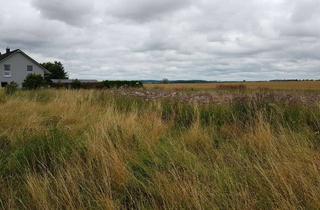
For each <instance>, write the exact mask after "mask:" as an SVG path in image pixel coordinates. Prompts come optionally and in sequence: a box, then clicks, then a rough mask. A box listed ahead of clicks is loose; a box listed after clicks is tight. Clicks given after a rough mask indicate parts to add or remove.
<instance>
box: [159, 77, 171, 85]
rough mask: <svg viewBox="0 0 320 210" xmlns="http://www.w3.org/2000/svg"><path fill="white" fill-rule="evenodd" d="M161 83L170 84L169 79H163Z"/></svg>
mask: <svg viewBox="0 0 320 210" xmlns="http://www.w3.org/2000/svg"><path fill="white" fill-rule="evenodd" d="M161 83H162V84H169V79H167V78H164V79H162V81H161Z"/></svg>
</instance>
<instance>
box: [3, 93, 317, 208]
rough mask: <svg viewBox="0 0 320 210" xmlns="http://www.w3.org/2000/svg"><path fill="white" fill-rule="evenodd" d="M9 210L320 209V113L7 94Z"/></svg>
mask: <svg viewBox="0 0 320 210" xmlns="http://www.w3.org/2000/svg"><path fill="white" fill-rule="evenodd" d="M0 96H1V97H0V110H1V112H0V186H1V187H0V208H2V209H320V120H319V119H320V106H319V105H312V106H311V105H310V106H306V105H303V104H299V103H296V104H285V103H283V104H282V103H279V102H276V101H273V100H271V99H270V100H264V101H263V100H262V101H252V100H249V99H248V100H242V101H236V102H234V103H232V104H225V105H214V104H212V105H197V104H182V103H178V102H173V101H171V102H168V101H157V102H145V101H143V100H142V99H137V98H129V97H123V96H116V95H113V94H111V93H109V92H108V91H93V90H90V91H89V90H80V91H79V90H39V91H33V92H28V91H21V92H16V93H15V94H14V95H9V96H6V95H4V93H2V92H0Z"/></svg>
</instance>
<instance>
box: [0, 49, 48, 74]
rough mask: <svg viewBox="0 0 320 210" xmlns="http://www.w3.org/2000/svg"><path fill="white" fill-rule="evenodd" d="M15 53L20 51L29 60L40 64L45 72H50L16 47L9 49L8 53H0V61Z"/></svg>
mask: <svg viewBox="0 0 320 210" xmlns="http://www.w3.org/2000/svg"><path fill="white" fill-rule="evenodd" d="M16 53H21V54H22V55H24V56H25V57H27V58H28V59H29V60H31V61H32V62H33V63H35V64H36V65H38V66H40V67H41V68H42V69H43V70H44V72H45V73H47V74H49V73H50V72H49V71H48V70H47V69H46V68H44V67H43V66H42V65H41V64H40V63H38V62H37V61H35V60H34V59H32V58H31V57H30V56H28V55H27V54H25V53H24V52H23V51H22V50H20V49H16V50H13V51H10V52H8V53H5V54H1V55H0V63H1V62H2V61H4V60H5V59H7V58H9V57H10V56H12V55H14V54H16Z"/></svg>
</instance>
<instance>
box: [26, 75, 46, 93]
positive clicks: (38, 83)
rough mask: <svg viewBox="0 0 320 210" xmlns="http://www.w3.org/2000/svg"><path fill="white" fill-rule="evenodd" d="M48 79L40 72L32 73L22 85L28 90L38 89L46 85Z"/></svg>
mask: <svg viewBox="0 0 320 210" xmlns="http://www.w3.org/2000/svg"><path fill="white" fill-rule="evenodd" d="M45 84H46V81H45V80H44V78H43V77H42V76H41V75H40V74H30V75H28V76H27V78H26V79H25V80H24V81H23V83H22V87H23V88H25V89H28V90H33V89H38V88H41V87H43V86H45Z"/></svg>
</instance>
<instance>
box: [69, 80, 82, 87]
mask: <svg viewBox="0 0 320 210" xmlns="http://www.w3.org/2000/svg"><path fill="white" fill-rule="evenodd" d="M71 88H72V89H80V88H81V82H80V81H79V80H78V79H76V80H74V81H73V82H72V83H71Z"/></svg>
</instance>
